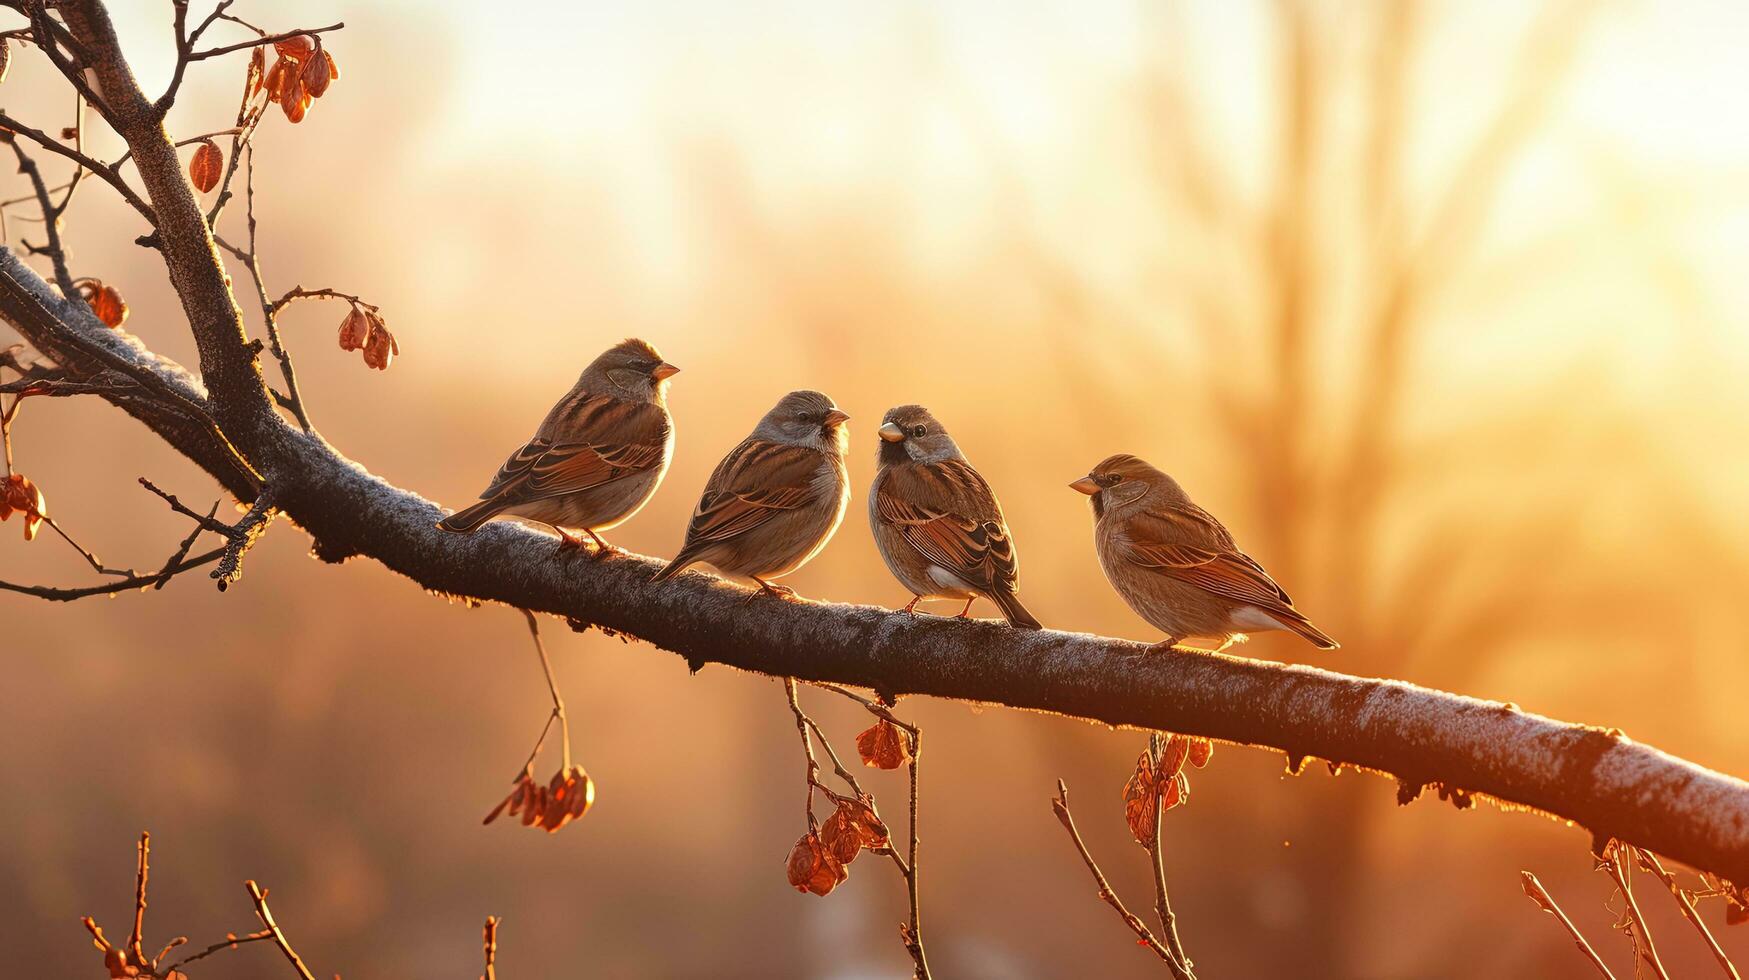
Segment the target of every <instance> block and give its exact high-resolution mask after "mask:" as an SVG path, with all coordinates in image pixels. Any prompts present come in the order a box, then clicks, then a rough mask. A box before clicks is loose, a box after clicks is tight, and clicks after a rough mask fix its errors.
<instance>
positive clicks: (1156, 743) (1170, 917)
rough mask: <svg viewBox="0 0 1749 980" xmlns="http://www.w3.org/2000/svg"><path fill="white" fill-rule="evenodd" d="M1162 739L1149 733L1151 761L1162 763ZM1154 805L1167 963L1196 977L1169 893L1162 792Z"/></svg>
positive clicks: (1153, 847)
mask: <svg viewBox="0 0 1749 980" xmlns="http://www.w3.org/2000/svg"><path fill="white" fill-rule="evenodd" d="M1161 748H1162V745H1161V739H1160V733H1159V732H1149V733H1148V764H1149V765H1151V766H1155V767H1158V766H1159V765H1160V751H1161ZM1151 798H1152V803H1153V807H1154V833H1153V835H1152V836H1151V837H1150V838H1149V839H1148V858H1149V862H1150V863H1151V864H1152V865H1153V866H1154V913H1155V914H1156V915H1158V916H1159V917H1160V931H1161V932H1162V933H1164V934H1165V936H1166V948H1167V949H1169V950H1171V951H1172V957H1173V958H1172V959H1171V960H1168V961H1167V964H1168V965H1169V966H1171V967H1172V972H1173V974H1174V975H1175V976H1178V977H1180V978H1182V980H1196V974H1195V972H1193V964H1192V963H1191V961H1190V957H1189V956H1186V955H1185V953H1184V943H1183V942H1182V941H1181V940H1180V939H1179V938H1178V916H1176V915H1174V914H1173V913H1172V899H1171V898H1170V897H1169V896H1168V895H1167V893H1166V860H1165V854H1164V851H1163V849H1162V848H1161V846H1160V835H1161V834H1162V833H1164V832H1165V831H1164V830H1163V828H1164V826H1165V824H1166V814H1165V811H1163V810H1162V809H1161V800H1160V794H1158V793H1154V794H1151Z"/></svg>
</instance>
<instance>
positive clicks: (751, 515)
mask: <svg viewBox="0 0 1749 980" xmlns="http://www.w3.org/2000/svg"><path fill="white" fill-rule="evenodd" d="M849 418H850V416H848V415H846V414H844V413H843V412H841V411H839V410H838V406H836V405H834V404H832V399H830V398H827V397H826V396H825V395H822V394H820V393H819V392H817V391H792V392H790V393H789V394H787V395H785V396H783V398H782V399H780V400H779V401H778V403H777V406H776V407H775V408H773V409H772V410H771V411H769V412H767V413H766V414H765V417H764V418H762V419H760V420H759V424H758V425H757V426H755V427H754V429H753V434H752V435H750V436H748V437H747V438H746V439H743V440H741V444H740V445H738V446H736V447H735V448H734V449H733V450H730V452H729V455H727V456H725V457H723V461H722V462H721V463H718V464H717V468H716V470H715V471H714V472H712V473H711V476H710V479H709V480H708V481H706V483H705V487H704V493H703V495H702V496H700V497H699V499H698V507H697V509H696V510H694V511H693V513H692V521H691V523H689V524H688V525H687V527H686V543H685V544H684V545H682V546H681V548H680V553H679V554H677V555H675V556H674V560H673V561H670V562H669V563H668V564H667V565H666V566H664V567H663V568H662V570H661V571H659V572H657V573H656V575H655V577H654V578H653V579H651V581H653V582H661V581H663V580H665V579H668V578H671V577H673V576H674V575H675V574H676V573H678V572H679V571H680V570H682V569H684V568H686V567H687V566H688V565H691V564H693V563H695V562H705V563H706V564H709V565H714V566H716V568H717V569H718V570H719V571H723V572H727V573H728V574H730V575H741V576H745V577H747V578H750V579H752V580H753V581H755V582H757V583H759V591H758V592H755V593H754V595H777V596H783V597H790V596H794V595H795V590H793V589H790V588H788V587H786V586H782V585H773V584H772V582H771V580H772V579H777V578H782V577H783V576H785V575H788V574H789V573H791V572H793V571H795V570H796V569H798V568H800V567H802V566H803V565H805V564H807V563H808V560H809V559H811V558H813V557H814V556H815V555H817V554H819V553H820V549H822V548H824V547H825V546H826V542H827V541H829V540H831V538H832V534H833V532H835V531H837V530H838V524H839V522H841V521H843V520H844V510H845V507H846V506H847V505H849V503H850V482H849V474H848V473H847V471H846V470H845V467H844V453H845V450H847V449H848V448H849V447H850V433H849V431H848V430H846V429H845V427H844V423H845V422H846V421H847V420H848V419H849Z"/></svg>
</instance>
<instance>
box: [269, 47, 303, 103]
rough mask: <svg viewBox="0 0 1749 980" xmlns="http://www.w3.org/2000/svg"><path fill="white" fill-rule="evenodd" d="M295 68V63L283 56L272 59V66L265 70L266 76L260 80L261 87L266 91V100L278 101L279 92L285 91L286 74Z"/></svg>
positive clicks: (292, 71)
mask: <svg viewBox="0 0 1749 980" xmlns="http://www.w3.org/2000/svg"><path fill="white" fill-rule="evenodd" d="M296 70H297V63H296V62H292V61H287V60H286V59H284V58H275V59H273V67H272V68H269V69H268V70H267V77H266V78H265V79H263V80H262V82H261V88H262V90H263V91H265V92H266V93H267V101H269V102H278V101H279V96H280V93H281V92H284V91H285V79H286V76H287V75H290V74H292V73H294V72H295V71H296Z"/></svg>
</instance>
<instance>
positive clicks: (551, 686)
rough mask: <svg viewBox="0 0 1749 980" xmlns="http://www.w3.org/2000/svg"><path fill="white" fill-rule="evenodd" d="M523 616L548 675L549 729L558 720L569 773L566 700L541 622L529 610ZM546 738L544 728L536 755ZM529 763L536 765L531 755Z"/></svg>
mask: <svg viewBox="0 0 1749 980" xmlns="http://www.w3.org/2000/svg"><path fill="white" fill-rule="evenodd" d="M522 614H523V615H524V616H526V617H527V618H528V633H529V635H530V636H532V637H534V649H535V652H536V653H539V654H540V666H541V670H542V672H544V673H545V674H546V678H547V691H548V692H549V693H551V694H552V696H553V713H552V716H551V717H549V718H548V719H547V727H548V728H550V727H552V722H553V719H557V720H558V722H559V737H560V738H562V739H564V743H565V744H564V760H565V761H564V768H565V770H566V771H567V772H568V771H570V769H571V722H570V720H569V719H568V718H566V717H565V699H564V698H562V697H560V696H559V681H558V678H556V677H554V676H553V662H552V659H551V658H549V657H548V656H547V645H546V644H545V643H543V642H542V641H541V638H540V621H539V620H538V619H536V618H535V615H534V613H532V612H529V611H528V610H527V609H524V610H523V611H522ZM546 737H547V729H545V728H543V729H541V737H540V741H538V742H536V743H535V745H534V752H535V754H536V755H538V754H539V753H540V743H541V742H544V741H546ZM528 761H529V763H530V764H531V765H532V764H533V763H534V755H530V756H529V759H528Z"/></svg>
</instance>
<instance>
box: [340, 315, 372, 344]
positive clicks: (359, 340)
mask: <svg viewBox="0 0 1749 980" xmlns="http://www.w3.org/2000/svg"><path fill="white" fill-rule="evenodd" d="M370 327H371V324H370V318H369V317H366V316H365V315H364V311H363V310H361V309H359V308H358V307H356V306H354V307H353V308H352V309H351V310H350V311H348V312H347V314H346V319H344V320H342V321H340V349H341V350H364V345H365V344H367V343H369V342H370Z"/></svg>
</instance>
